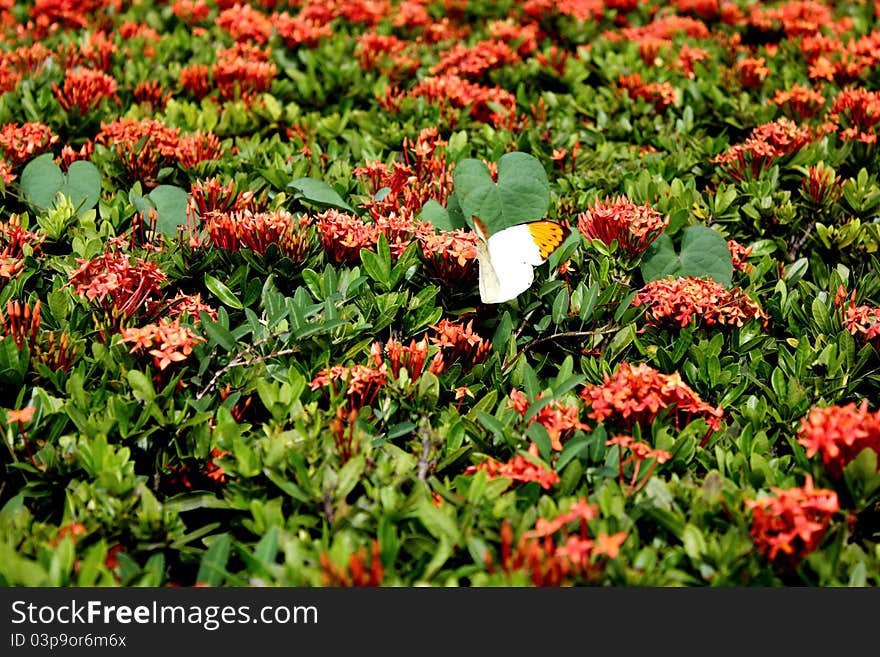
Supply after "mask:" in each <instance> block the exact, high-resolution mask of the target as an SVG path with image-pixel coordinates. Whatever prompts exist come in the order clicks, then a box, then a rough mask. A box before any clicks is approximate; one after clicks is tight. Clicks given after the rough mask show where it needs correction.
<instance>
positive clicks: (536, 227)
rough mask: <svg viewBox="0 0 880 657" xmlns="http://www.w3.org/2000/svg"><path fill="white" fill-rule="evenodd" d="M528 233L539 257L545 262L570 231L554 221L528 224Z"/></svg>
mask: <svg viewBox="0 0 880 657" xmlns="http://www.w3.org/2000/svg"><path fill="white" fill-rule="evenodd" d="M529 232H530V233H531V234H532V237H533V238H534V240H535V244H537V245H538V250H539V251H540V252H541V257H542V258H544V259H545V260H546V259H547V258H549V257H550V254H551V253H553V252H554V251H555V250H556V248H557V247H558V246H559V245H560V244H562V243H563V242H564V241H565V240H566V238H567V237H568V236H569V234H570V233H571V229H570V228H568V227H567V226H563V225H562V224H558V223H556V222H555V221H549V220H544V221H533V222H532V223H530V224H529Z"/></svg>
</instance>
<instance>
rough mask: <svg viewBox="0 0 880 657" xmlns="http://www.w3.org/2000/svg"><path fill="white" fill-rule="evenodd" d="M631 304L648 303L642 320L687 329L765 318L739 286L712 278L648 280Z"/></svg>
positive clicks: (729, 324) (691, 277)
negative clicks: (728, 287)
mask: <svg viewBox="0 0 880 657" xmlns="http://www.w3.org/2000/svg"><path fill="white" fill-rule="evenodd" d="M632 305H634V306H648V308H647V310H646V311H645V319H646V321H647V322H648V324H650V325H652V326H660V325H662V324H667V323H669V324H674V325H677V326H680V327H681V328H686V327H687V326H688V325H689V324H690V323H691V322H695V323H696V324H698V325H705V326H714V325H716V324H718V325H721V326H742V325H743V324H744V323H745V322H747V321H749V320H752V319H759V320H762V321H763V323H764V324H765V325H766V323H767V320H768V317H767V315H766V314H765V313H764V311H763V310H761V307H760V306H759V305H758V304H757V303H755V302H754V301H752V300H751V299H750V298H749V297H748V295H746V293H745V292H743V291H742V289H740V288H738V287H736V288H733V289H731V290H728V289H727V288H725V287H724V286H723V285H721V283H717V282H715V281H713V280H712V279H707V278H695V277H693V276H688V277H687V278H664V279H659V280H654V281H650V282H648V283H646V284H645V286H644V287H643V288H642V289H641V290H639V292H638V293H637V294H636V296H635V298H633V301H632Z"/></svg>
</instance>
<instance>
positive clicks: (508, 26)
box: [486, 18, 542, 57]
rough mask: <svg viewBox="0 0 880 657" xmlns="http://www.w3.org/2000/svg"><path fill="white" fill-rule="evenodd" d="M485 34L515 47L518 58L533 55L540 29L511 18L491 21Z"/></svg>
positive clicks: (535, 25) (539, 36)
mask: <svg viewBox="0 0 880 657" xmlns="http://www.w3.org/2000/svg"><path fill="white" fill-rule="evenodd" d="M486 32H487V33H488V35H489V36H490V37H491V38H493V39H496V40H498V41H503V42H504V43H509V44H510V45H511V46H513V47H515V48H516V52H517V53H518V54H519V56H520V57H528V56H529V55H531V54H532V53H534V52H535V51H536V50H537V49H538V45H539V43H538V42H539V41H540V38H541V36H542V34H541V28H540V27H539V26H538V25H537V24H536V23H520V22H518V21H515V20H513V19H512V18H507V19H504V20H494V21H491V22H490V23H489V24H488V25H487V26H486Z"/></svg>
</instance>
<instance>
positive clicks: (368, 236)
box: [315, 208, 379, 264]
mask: <svg viewBox="0 0 880 657" xmlns="http://www.w3.org/2000/svg"><path fill="white" fill-rule="evenodd" d="M315 218H316V219H317V220H318V223H317V225H318V233H319V235H320V237H321V244H322V245H323V247H324V251H325V252H326V253H327V255H328V256H329V258H330V259H331V260H332V261H333V262H335V263H339V264H341V263H349V264H350V263H355V262H360V258H361V249H372V248H374V247H375V245H376V242H377V240H378V239H379V229H378V227H377V226H376V224H373V223H371V224H367V223H364V221H363V220H362V219H361V218H360V217H357V216H355V215H353V214H348V213H347V212H340V211H339V210H336V209H334V208H330V209H328V210H325V211H324V212H322V213H320V214H318V215H317V216H316V217H315Z"/></svg>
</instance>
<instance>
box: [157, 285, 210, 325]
mask: <svg viewBox="0 0 880 657" xmlns="http://www.w3.org/2000/svg"><path fill="white" fill-rule="evenodd" d="M160 309H161V311H162V312H163V313H164V314H165V315H166V316H168V317H187V318H190V320H191V321H194V322H197V321H199V315H200V314H201V313H202V312H204V313H207V315H208V316H209V317H210V318H211V319H214V320H216V319H217V310H216V309H215V308H214V307H213V306H212V305H211V304H208V303H205V302H204V301H202V294H201V292H197V293H195V294H183V293H180V294H178V295H177V296H175V297H173V298H171V299H168V300H167V301H161V302H157V303H156V304H154V305H153V306H152V308H151V313H150V314H153V315H155V314H157V313H158V312H159V310H160Z"/></svg>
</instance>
